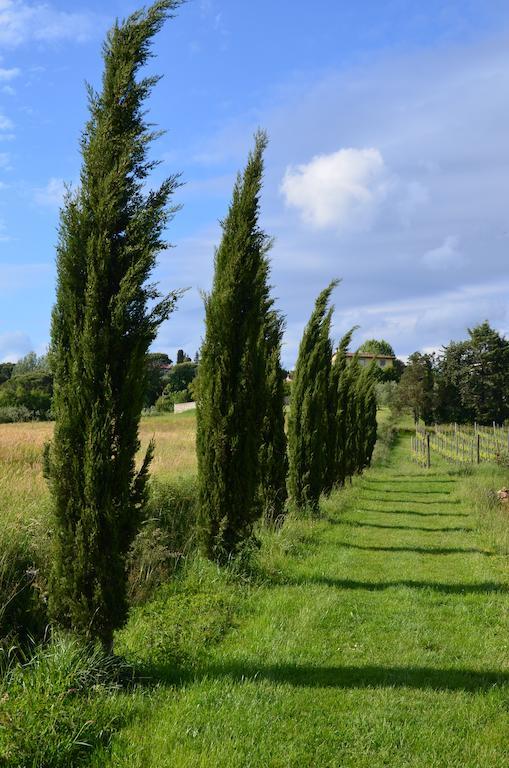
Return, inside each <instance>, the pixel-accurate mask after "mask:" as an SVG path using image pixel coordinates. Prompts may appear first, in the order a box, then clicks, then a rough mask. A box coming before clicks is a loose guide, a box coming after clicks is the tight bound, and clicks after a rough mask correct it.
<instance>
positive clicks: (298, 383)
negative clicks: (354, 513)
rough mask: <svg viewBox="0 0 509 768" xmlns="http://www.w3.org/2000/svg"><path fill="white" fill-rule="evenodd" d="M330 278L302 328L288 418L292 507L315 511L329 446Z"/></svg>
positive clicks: (324, 476) (314, 512)
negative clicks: (328, 283) (304, 326)
mask: <svg viewBox="0 0 509 768" xmlns="http://www.w3.org/2000/svg"><path fill="white" fill-rule="evenodd" d="M337 285H338V281H337V280H334V281H333V282H331V284H330V285H329V286H328V287H327V288H325V290H323V291H322V292H321V293H320V295H319V296H318V298H317V300H316V303H315V308H314V310H313V313H312V315H311V318H310V319H309V322H308V324H307V326H306V328H305V330H304V334H303V337H302V341H301V343H300V347H299V355H298V358H297V365H296V368H295V376H294V381H293V385H292V402H291V408H290V418H289V422H288V449H289V463H290V473H289V480H288V484H289V496H290V499H291V501H292V502H293V504H295V506H296V507H297V509H306V508H308V509H309V510H310V511H311V512H312V513H313V514H316V513H317V511H318V502H319V498H320V494H321V493H322V491H323V489H324V484H325V479H326V471H327V449H328V422H329V414H328V405H327V402H328V395H329V376H330V367H331V359H332V349H331V342H330V338H329V331H330V322H331V314H330V311H328V304H329V299H330V296H331V293H332V291H333V290H334V288H335V287H336V286H337Z"/></svg>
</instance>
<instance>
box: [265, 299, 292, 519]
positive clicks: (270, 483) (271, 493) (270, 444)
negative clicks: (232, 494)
mask: <svg viewBox="0 0 509 768" xmlns="http://www.w3.org/2000/svg"><path fill="white" fill-rule="evenodd" d="M283 330H284V321H283V319H282V317H281V316H280V315H279V314H278V313H277V312H275V311H274V310H271V311H269V312H268V313H267V319H266V325H265V347H266V350H265V361H266V372H265V386H266V396H265V403H266V406H265V414H264V419H263V425H262V441H261V448H260V501H261V505H262V514H263V516H264V518H265V520H266V521H267V522H269V523H277V522H281V521H282V519H283V515H284V513H285V504H286V499H287V490H286V477H287V474H288V455H287V446H286V433H285V413H284V399H285V386H284V372H283V369H282V367H281V344H282V340H283Z"/></svg>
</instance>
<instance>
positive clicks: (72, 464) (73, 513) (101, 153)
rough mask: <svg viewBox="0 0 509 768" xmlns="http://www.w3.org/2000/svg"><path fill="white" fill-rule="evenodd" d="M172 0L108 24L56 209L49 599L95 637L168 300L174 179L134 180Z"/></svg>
mask: <svg viewBox="0 0 509 768" xmlns="http://www.w3.org/2000/svg"><path fill="white" fill-rule="evenodd" d="M178 4H179V3H178V0H165V1H163V0H161V1H160V2H156V3H155V4H154V5H152V6H151V7H150V8H149V9H148V10H146V11H140V12H137V13H135V14H133V15H132V16H131V17H129V19H128V20H127V21H125V22H124V23H122V24H120V25H119V24H116V25H115V26H114V27H113V29H112V30H111V32H110V33H109V35H108V38H107V41H106V44H105V46H104V75H103V83H102V92H101V93H95V92H94V91H93V90H92V89H89V109H90V119H89V121H88V123H87V125H86V128H85V131H84V134H83V138H82V142H81V150H82V155H83V167H82V171H81V186H80V188H79V189H78V190H77V192H76V193H75V194H72V195H71V194H70V195H68V197H67V200H66V203H65V207H64V209H63V211H62V216H61V225H60V239H59V245H58V259H57V269H58V284H57V300H56V305H55V308H54V311H53V319H52V344H51V360H52V368H53V370H54V375H55V396H54V411H55V417H56V426H55V436H54V441H53V443H52V445H51V450H50V451H49V452H48V454H47V459H48V460H47V473H48V475H49V478H50V482H51V489H52V494H53V500H54V505H55V515H56V519H55V522H56V531H57V539H58V542H57V558H56V568H55V575H54V587H53V593H52V609H53V613H54V614H55V615H56V616H57V617H58V618H59V619H60V620H61V621H63V622H64V623H65V624H68V625H69V626H71V627H73V628H74V629H75V630H77V631H78V632H80V633H81V634H82V635H84V636H85V637H87V638H90V639H100V640H101V641H102V643H103V644H104V646H105V647H109V646H110V644H111V641H112V635H113V630H114V629H115V628H116V627H119V626H120V625H122V623H123V622H124V620H125V617H126V612H127V600H126V572H125V558H126V554H127V551H128V549H129V547H130V545H131V542H132V540H133V538H134V536H135V534H136V531H137V529H138V525H139V521H140V517H141V514H142V509H143V506H144V504H145V500H146V482H147V477H148V468H149V465H150V460H151V457H152V447H150V448H149V450H148V452H147V454H146V456H145V458H144V460H143V462H142V464H141V467H140V469H138V470H137V469H136V466H135V457H136V453H137V451H138V448H139V440H138V424H139V418H140V413H141V409H142V406H143V401H144V397H145V390H146V383H147V382H146V378H147V377H146V372H147V366H146V355H147V352H148V349H149V347H150V344H151V343H152V342H153V340H154V338H155V336H156V332H157V329H158V327H159V325H160V323H161V322H162V321H163V320H164V319H166V318H167V317H168V315H169V314H170V312H171V310H172V308H173V305H174V302H175V295H170V296H168V297H165V298H162V299H161V298H160V297H159V295H158V293H157V291H156V288H155V287H154V286H153V285H150V284H148V283H147V280H148V279H149V278H150V275H151V273H152V270H153V268H154V265H155V260H156V256H157V253H158V252H159V251H160V250H161V249H162V248H163V247H164V242H163V240H162V232H163V229H164V227H165V225H166V223H167V222H168V219H169V217H170V215H171V213H172V209H170V208H169V206H168V201H169V199H170V196H171V194H172V192H173V191H174V189H175V186H176V184H177V179H176V178H175V177H171V178H169V179H167V180H166V181H165V182H164V183H163V184H162V186H161V187H160V188H159V189H156V190H154V191H149V192H145V188H146V185H147V180H148V176H149V173H150V171H151V170H152V168H153V167H154V162H152V161H151V160H149V159H148V156H147V153H148V148H149V145H150V142H151V140H152V139H153V138H154V136H155V135H157V134H154V132H153V131H152V129H151V127H150V125H149V124H148V123H147V121H146V115H145V111H144V102H145V100H146V98H147V96H148V95H149V93H150V91H151V90H152V87H153V85H154V84H155V83H156V82H157V77H148V78H144V79H141V80H138V79H137V74H138V72H139V70H140V67H141V66H142V65H144V64H145V63H146V61H147V59H148V58H149V56H150V43H151V38H152V37H153V35H154V34H155V33H156V32H157V31H158V30H159V29H160V27H161V25H162V23H163V21H164V19H165V18H166V17H167V16H168V15H170V13H171V11H172V10H174V9H175V8H176V7H177V6H178ZM149 306H150V309H149V308H148V307H149Z"/></svg>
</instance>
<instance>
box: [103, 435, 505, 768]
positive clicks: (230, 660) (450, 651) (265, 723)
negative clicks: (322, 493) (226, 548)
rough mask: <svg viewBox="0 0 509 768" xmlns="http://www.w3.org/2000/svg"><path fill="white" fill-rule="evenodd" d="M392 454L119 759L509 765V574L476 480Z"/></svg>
mask: <svg viewBox="0 0 509 768" xmlns="http://www.w3.org/2000/svg"><path fill="white" fill-rule="evenodd" d="M407 455H408V446H407V441H406V440H405V441H404V442H401V443H400V444H399V445H397V446H396V448H395V449H394V450H393V452H392V455H391V460H390V463H389V465H388V466H387V467H385V468H382V469H374V470H371V471H370V472H368V473H367V474H366V475H365V476H364V477H363V478H361V479H359V480H358V481H357V483H356V484H355V485H354V488H353V489H351V490H350V489H347V491H346V492H343V493H339V494H336V495H335V496H334V497H333V498H332V499H330V500H329V501H327V502H326V503H325V504H324V507H323V509H324V514H325V519H324V520H323V521H320V522H317V523H315V524H313V525H312V526H309V528H308V529H307V530H308V533H309V536H308V537H307V538H306V537H304V539H305V540H301V542H300V547H294V548H293V549H292V550H291V552H290V554H289V555H288V557H287V558H285V559H282V560H281V562H283V563H284V567H282V568H281V569H280V573H279V574H278V576H277V578H276V579H275V580H274V583H269V584H267V585H266V586H262V587H261V588H259V589H258V588H257V589H255V590H254V591H253V593H252V594H251V597H250V598H249V610H248V612H247V613H246V614H244V615H243V616H241V617H240V619H239V621H238V625H237V626H236V627H234V628H233V629H232V630H231V631H230V633H229V634H228V635H227V637H226V638H225V639H224V640H223V641H222V642H221V643H220V644H219V645H217V646H216V647H215V648H213V649H212V650H211V651H210V652H209V653H208V656H207V659H206V662H205V663H204V664H203V665H202V667H201V668H200V669H199V670H198V672H196V674H195V676H194V678H193V679H187V681H186V682H184V683H180V684H179V685H170V684H167V685H163V686H162V687H161V689H159V690H158V691H156V692H155V693H154V694H152V695H151V696H150V697H149V699H150V701H149V703H148V704H147V705H146V706H144V707H143V708H142V711H141V712H140V714H139V716H138V717H137V718H136V719H135V720H134V721H133V722H132V723H131V724H130V725H129V726H127V727H126V728H125V729H124V730H123V731H122V732H121V733H120V734H119V735H118V737H117V738H116V740H115V742H114V745H113V752H112V756H111V765H115V766H124V765H129V766H147V767H148V766H154V767H155V766H157V768H165V767H166V766H168V767H169V766H172V767H173V766H178V768H187V767H188V766H189V767H191V766H193V767H198V766H207V767H209V766H211V767H214V768H215V767H216V766H217V768H230V767H231V768H234V767H235V768H258V767H260V768H262V767H263V768H267V766H271V767H274V768H275V767H276V766H277V767H278V768H290V766H291V767H292V768H297V767H298V768H305V767H306V766H313V768H322V767H324V768H325V766H327V767H329V766H330V767H331V768H332V767H334V768H339V767H341V768H347V767H348V768H350V767H352V768H353V767H355V768H361V766H362V767H363V768H378V767H379V766H390V768H399V767H401V768H403V767H404V768H411V767H414V766H415V767H417V766H419V768H421V767H422V768H440V767H442V766H443V768H456V766H458V768H459V767H460V766H461V768H481V767H483V768H484V767H486V768H488V767H490V768H503V766H509V653H508V648H509V621H508V607H509V586H508V580H507V575H508V574H507V565H506V561H505V559H504V558H502V557H500V556H498V555H496V554H495V553H494V552H492V551H490V549H489V548H488V546H487V543H486V541H487V540H485V538H484V536H483V533H482V530H479V529H478V526H477V519H476V517H475V516H474V515H473V514H472V513H471V510H470V508H469V500H468V499H463V498H462V497H461V486H462V480H461V478H460V477H458V476H455V475H454V474H451V473H450V472H449V470H450V467H448V466H446V465H445V464H444V465H439V466H437V467H436V468H433V469H432V470H431V471H429V472H426V471H425V470H422V469H419V468H417V467H416V466H414V465H413V464H411V462H410V461H409V460H408V458H407Z"/></svg>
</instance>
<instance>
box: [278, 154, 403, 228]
mask: <svg viewBox="0 0 509 768" xmlns="http://www.w3.org/2000/svg"><path fill="white" fill-rule="evenodd" d="M390 187H391V176H390V173H389V171H388V169H387V167H386V165H385V163H384V160H383V157H382V155H381V154H380V152H379V150H378V149H374V148H367V149H354V148H347V149H340V150H338V151H337V152H333V153H332V154H329V155H316V156H315V157H314V158H313V159H312V160H311V161H310V162H309V163H307V164H302V165H298V166H296V167H291V166H290V167H289V168H288V169H287V170H286V173H285V176H284V179H283V182H282V184H281V191H282V193H283V195H284V198H285V201H286V204H287V205H289V206H292V207H295V208H297V209H298V210H299V211H300V213H301V215H302V218H303V219H304V221H306V222H307V223H308V224H311V225H312V226H313V227H316V228H318V229H323V228H329V227H335V228H338V229H366V228H370V226H371V225H372V223H373V220H374V218H375V216H376V213H377V209H378V207H379V205H380V203H381V202H382V201H383V200H384V199H385V197H386V196H387V194H388V192H389V189H390Z"/></svg>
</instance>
